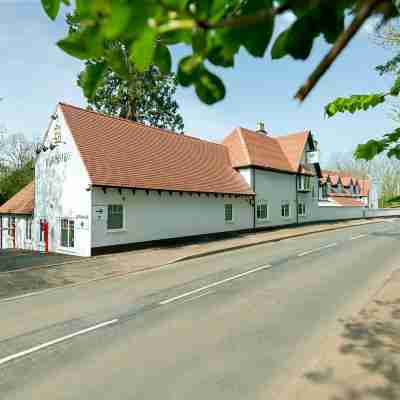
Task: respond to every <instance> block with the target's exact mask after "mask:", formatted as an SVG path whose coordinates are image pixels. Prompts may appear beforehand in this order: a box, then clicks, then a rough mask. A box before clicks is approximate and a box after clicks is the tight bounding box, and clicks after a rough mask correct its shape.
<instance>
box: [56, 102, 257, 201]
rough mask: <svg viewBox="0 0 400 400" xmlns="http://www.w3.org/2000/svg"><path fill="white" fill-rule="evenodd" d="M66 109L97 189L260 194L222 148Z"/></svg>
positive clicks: (217, 145) (103, 116)
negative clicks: (98, 187) (233, 164)
mask: <svg viewBox="0 0 400 400" xmlns="http://www.w3.org/2000/svg"><path fill="white" fill-rule="evenodd" d="M60 107H61V110H62V112H63V114H64V117H65V121H66V123H67V125H68V127H69V129H70V131H71V133H72V136H73V138H74V140H75V142H76V144H77V146H78V149H79V152H80V155H81V157H82V160H83V162H84V164H85V166H86V168H87V171H88V174H89V177H90V179H91V183H92V184H93V185H96V186H114V187H127V188H137V189H163V190H175V191H185V192H205V193H226V194H245V195H253V194H254V193H253V191H252V190H251V189H250V187H249V186H248V185H247V183H246V181H245V180H244V178H243V177H242V176H241V175H240V174H239V173H238V172H237V171H235V170H234V169H233V168H232V165H231V163H230V159H229V153H228V149H227V148H226V147H225V146H223V145H221V144H217V143H212V142H207V141H204V140H200V139H197V138H193V137H190V136H186V135H180V134H177V133H174V132H170V131H166V130H163V129H158V128H153V127H149V126H146V125H144V124H140V123H136V122H132V121H128V120H126V119H122V118H117V117H111V116H107V115H103V114H100V113H97V112H94V111H88V110H84V109H82V108H78V107H75V106H71V105H68V104H64V103H60Z"/></svg>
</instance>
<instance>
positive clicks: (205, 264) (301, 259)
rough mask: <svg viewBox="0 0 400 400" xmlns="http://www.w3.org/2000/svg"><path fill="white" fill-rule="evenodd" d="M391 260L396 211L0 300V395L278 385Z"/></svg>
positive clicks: (135, 394)
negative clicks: (389, 216)
mask: <svg viewBox="0 0 400 400" xmlns="http://www.w3.org/2000/svg"><path fill="white" fill-rule="evenodd" d="M399 266H400V222H397V221H396V220H389V221H387V222H385V223H379V224H371V225H365V226H360V227H355V228H350V229H343V230H339V231H332V232H325V233H319V234H315V235H311V236H305V237H302V238H296V239H289V240H285V241H282V242H276V243H271V244H264V245H259V246H254V247H250V248H247V249H241V250H235V251H231V252H227V253H221V254H217V255H213V256H209V257H205V258H201V259H197V260H191V261H187V262H182V263H178V264H176V265H169V266H166V267H162V268H159V269H157V270H152V271H148V272H142V273H137V274H132V275H128V276H126V277H123V278H114V279H110V280H105V281H100V282H97V283H92V284H87V285H81V286H77V287H69V288H62V289H56V290H52V291H48V292H45V293H43V294H40V295H36V296H31V297H24V298H21V299H19V300H14V301H6V302H4V301H3V302H1V301H0V399H2V400H5V399H29V400H31V399H40V400H56V399H107V400H110V399H129V400H132V399H140V400H142V399H163V400H167V399H185V400H186V399H191V400H192V399H201V400H204V399H207V398H208V399H229V400H234V399H240V400H243V399H281V398H282V397H281V396H280V393H281V390H282V389H283V388H284V387H285V385H288V384H290V380H291V378H292V377H295V376H296V375H297V374H299V373H301V370H302V368H303V367H304V365H305V363H308V362H309V361H310V360H312V359H313V358H315V357H317V356H318V350H319V345H320V343H321V341H323V340H324V339H325V338H326V337H327V336H328V335H330V334H332V332H335V329H338V328H339V322H338V319H339V318H341V317H345V316H346V315H347V314H349V313H352V312H354V311H355V310H357V309H359V307H360V306H361V305H363V304H364V303H365V302H366V301H367V299H368V298H369V297H370V296H371V294H372V293H373V292H374V291H375V290H377V289H378V288H379V287H380V286H381V285H382V284H383V281H384V279H385V278H386V277H387V276H388V275H389V274H390V272H391V271H393V270H394V269H396V268H398V267H399Z"/></svg>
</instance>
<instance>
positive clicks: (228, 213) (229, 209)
mask: <svg viewBox="0 0 400 400" xmlns="http://www.w3.org/2000/svg"><path fill="white" fill-rule="evenodd" d="M232 221H233V206H232V204H225V222H232Z"/></svg>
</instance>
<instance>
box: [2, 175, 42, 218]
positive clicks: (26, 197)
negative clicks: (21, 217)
mask: <svg viewBox="0 0 400 400" xmlns="http://www.w3.org/2000/svg"><path fill="white" fill-rule="evenodd" d="M34 205H35V183H34V181H32V182H31V183H29V184H28V185H26V186H25V187H24V188H23V189H22V190H20V191H19V192H18V193H17V194H15V195H14V196H13V197H11V199H9V200H8V201H7V202H6V203H4V204H3V205H2V206H1V207H0V214H32V213H33V209H34Z"/></svg>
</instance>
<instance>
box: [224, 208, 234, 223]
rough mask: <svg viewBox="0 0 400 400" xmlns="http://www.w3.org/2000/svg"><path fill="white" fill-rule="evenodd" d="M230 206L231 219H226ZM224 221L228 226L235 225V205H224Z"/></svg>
mask: <svg viewBox="0 0 400 400" xmlns="http://www.w3.org/2000/svg"><path fill="white" fill-rule="evenodd" d="M229 206H230V209H231V211H230V214H231V219H226V217H227V214H226V210H227V207H228V208H229ZM224 220H225V223H226V224H233V223H234V220H235V218H234V215H233V204H232V203H225V204H224Z"/></svg>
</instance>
